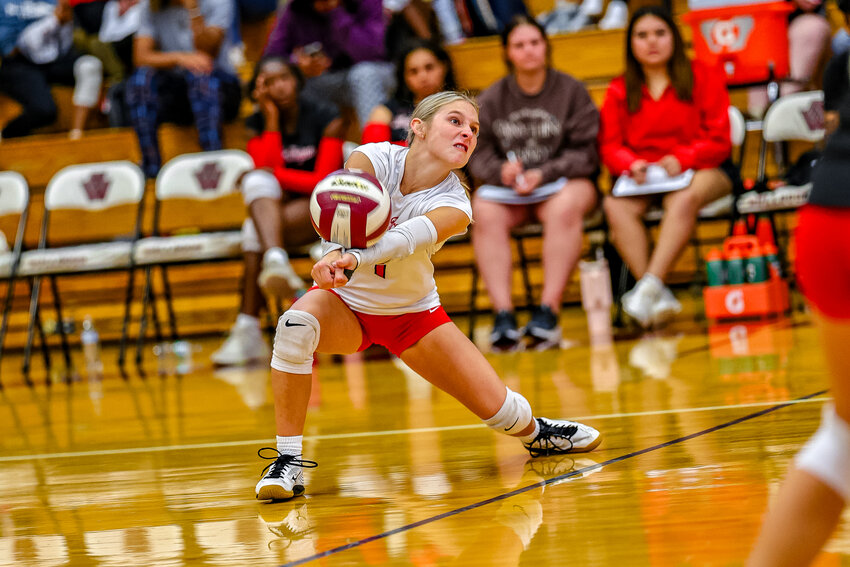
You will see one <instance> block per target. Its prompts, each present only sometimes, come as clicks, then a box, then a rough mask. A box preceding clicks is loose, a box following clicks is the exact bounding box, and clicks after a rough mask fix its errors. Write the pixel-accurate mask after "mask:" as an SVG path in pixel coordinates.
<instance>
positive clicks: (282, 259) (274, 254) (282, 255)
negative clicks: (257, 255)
mask: <svg viewBox="0 0 850 567" xmlns="http://www.w3.org/2000/svg"><path fill="white" fill-rule="evenodd" d="M270 261H272V262H277V263H279V264H286V263H288V262H289V254H287V253H286V250H284V249H283V248H279V247H277V246H272V247H271V248H269V249H268V250H266V253H265V254H263V262H270Z"/></svg>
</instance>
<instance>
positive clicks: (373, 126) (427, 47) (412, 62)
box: [362, 40, 456, 146]
mask: <svg viewBox="0 0 850 567" xmlns="http://www.w3.org/2000/svg"><path fill="white" fill-rule="evenodd" d="M396 85H397V86H396V91H395V94H394V95H393V98H392V99H390V100H388V101H387V102H385V103H384V104H382V105H380V106H376V107H375V109H374V110H373V111H372V114H371V115H370V116H369V122H367V123H366V126H364V127H363V139H362V143H364V144H369V143H372V142H392V143H393V144H399V145H402V146H406V145H407V130H408V125H409V124H410V117H411V116H412V115H413V109H414V108H415V107H416V105H417V104H419V101H421V100H422V99H423V98H425V97H426V96H429V95H432V94H434V93H438V92H440V91H445V90H454V89H455V88H456V85H455V77H454V71H453V70H452V60H451V59H450V58H449V54H448V53H447V52H446V50H445V49H443V48H442V47H440V46H439V45H438V44H436V43H433V42H430V41H425V40H418V41H413V42H410V43H409V44H408V45H407V47H406V48H405V50H404V51H402V53H401V55H400V57H399V59H398V64H397V66H396Z"/></svg>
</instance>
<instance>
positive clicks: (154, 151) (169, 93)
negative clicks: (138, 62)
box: [125, 67, 240, 177]
mask: <svg viewBox="0 0 850 567" xmlns="http://www.w3.org/2000/svg"><path fill="white" fill-rule="evenodd" d="M234 86H235V89H234ZM234 93H235V94H234ZM234 97H235V104H234ZM125 98H126V102H127V106H128V108H129V110H130V121H131V123H132V124H133V128H134V129H135V130H136V134H137V135H138V137H139V147H140V149H141V152H142V169H143V170H144V172H145V175H147V176H148V177H155V176H156V174H157V173H158V172H159V168H160V166H161V165H162V158H161V157H160V153H159V141H158V140H157V135H156V134H157V127H158V126H159V124H161V123H163V122H174V123H177V124H191V123H192V118H194V123H195V126H196V127H197V129H198V137H199V141H200V144H201V148H202V149H203V150H205V151H209V150H220V149H221V147H222V143H221V125H222V121H223V117H224V119H228V118H232V117H233V116H235V114H236V111H238V108H239V99H240V96H239V81H238V79H236V77H233V76H232V75H230V74H228V73H225V72H223V71H219V70H215V71H213V72H212V73H211V74H195V73H192V72H189V71H187V70H185V69H173V70H157V69H153V68H151V67H140V68H138V69H136V71H135V72H134V73H133V74H132V75H131V76H130V78H129V79H128V80H127V89H126V93H125Z"/></svg>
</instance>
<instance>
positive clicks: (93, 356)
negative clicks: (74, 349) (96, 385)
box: [80, 315, 103, 380]
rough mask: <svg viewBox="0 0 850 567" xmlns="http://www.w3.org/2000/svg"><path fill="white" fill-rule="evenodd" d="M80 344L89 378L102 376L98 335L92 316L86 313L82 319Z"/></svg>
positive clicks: (93, 378) (95, 378) (94, 378)
mask: <svg viewBox="0 0 850 567" xmlns="http://www.w3.org/2000/svg"><path fill="white" fill-rule="evenodd" d="M80 344H82V346H83V359H84V360H85V364H86V374H87V375H88V378H89V380H97V379H100V378H101V377H102V376H103V361H102V360H101V359H100V335H99V334H98V332H97V329H95V328H94V322H93V321H92V318H91V317H90V316H88V315H87V316H86V318H85V320H84V321H83V331H82V333H80Z"/></svg>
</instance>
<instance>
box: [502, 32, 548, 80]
mask: <svg viewBox="0 0 850 567" xmlns="http://www.w3.org/2000/svg"><path fill="white" fill-rule="evenodd" d="M505 55H506V56H507V58H508V61H510V62H511V64H513V66H514V69H516V70H517V71H519V72H525V73H530V72H533V71H539V70H541V69H545V68H546V40H545V39H544V38H543V34H541V33H540V30H539V29H537V28H536V27H534V26H532V25H530V24H520V25H518V26H517V27H515V28H514V29H513V30H512V31H511V33H510V35H509V36H508V42H507V44H506V45H505Z"/></svg>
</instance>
